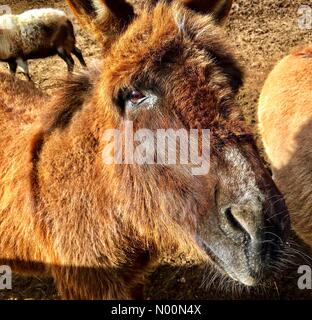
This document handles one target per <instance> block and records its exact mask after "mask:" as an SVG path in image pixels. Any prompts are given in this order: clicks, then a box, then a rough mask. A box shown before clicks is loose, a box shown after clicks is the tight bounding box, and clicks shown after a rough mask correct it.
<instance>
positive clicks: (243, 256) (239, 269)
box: [197, 239, 264, 287]
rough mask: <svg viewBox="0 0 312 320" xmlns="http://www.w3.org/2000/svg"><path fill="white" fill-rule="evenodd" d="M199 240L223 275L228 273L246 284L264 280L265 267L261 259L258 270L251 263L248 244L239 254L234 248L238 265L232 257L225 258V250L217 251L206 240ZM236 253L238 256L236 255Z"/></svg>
mask: <svg viewBox="0 0 312 320" xmlns="http://www.w3.org/2000/svg"><path fill="white" fill-rule="evenodd" d="M197 242H198V244H199V246H200V247H201V249H202V250H203V251H204V252H205V253H206V254H207V255H208V256H209V258H210V259H211V260H212V262H213V263H214V267H215V268H216V269H217V270H218V271H219V272H220V273H221V274H223V275H227V276H228V277H230V278H231V279H232V280H234V281H236V282H239V283H241V284H244V285H246V286H249V287H251V286H256V285H258V284H259V283H261V282H264V272H263V270H264V268H263V267H262V263H261V262H260V261H259V264H258V267H257V270H255V269H254V268H253V267H252V265H254V262H252V263H251V259H252V258H251V256H252V254H250V253H249V252H248V249H247V246H244V247H243V248H242V250H241V252H240V253H239V254H235V252H234V250H233V252H232V253H231V254H232V258H233V260H236V261H237V263H236V265H233V264H232V263H231V262H232V261H233V260H232V259H230V261H229V260H228V259H226V258H225V256H227V255H226V254H224V252H222V250H221V253H216V252H215V251H216V250H214V249H213V248H211V247H210V246H209V245H208V244H207V243H206V242H205V241H204V240H202V239H197ZM235 255H236V257H235Z"/></svg>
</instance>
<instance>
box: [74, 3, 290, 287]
mask: <svg viewBox="0 0 312 320" xmlns="http://www.w3.org/2000/svg"><path fill="white" fill-rule="evenodd" d="M68 2H69V4H70V6H71V8H72V9H73V11H74V13H75V14H76V16H77V17H78V18H79V20H80V21H82V22H83V23H85V24H86V25H88V26H90V28H91V30H93V31H95V32H96V34H97V35H98V38H99V39H101V41H103V42H102V43H101V44H103V45H104V41H105V39H107V37H108V38H109V37H111V39H113V40H112V41H111V42H110V45H109V49H107V51H106V52H105V54H104V53H103V66H102V67H101V68H100V74H99V77H98V79H97V85H96V94H95V96H96V101H95V102H94V104H96V106H97V108H98V110H101V111H100V112H101V117H102V118H103V119H105V122H106V123H109V125H106V127H107V128H118V129H120V130H121V131H123V132H125V130H126V129H125V126H126V125H125V123H126V122H127V121H132V124H133V128H134V130H139V129H143V128H144V129H149V130H151V131H152V132H155V131H156V130H158V129H163V130H164V129H174V130H178V129H179V130H181V129H184V130H186V131H187V132H188V133H190V132H191V131H192V130H194V129H198V130H202V129H209V130H210V170H209V171H207V172H204V173H203V174H201V175H194V174H193V173H192V171H191V170H190V165H189V163H182V162H181V161H180V163H177V164H175V165H170V164H164V163H162V164H148V163H147V162H146V161H145V162H144V163H141V165H135V164H132V165H124V166H116V167H115V169H114V175H115V176H118V177H119V178H118V179H115V180H114V181H115V182H114V186H113V187H112V188H115V189H116V188H117V189H119V190H123V192H119V194H120V193H122V195H120V196H116V197H115V199H114V202H115V203H118V205H116V207H118V209H117V208H116V210H121V209H120V208H122V210H123V211H125V212H128V213H129V212H132V214H131V215H129V214H128V216H131V217H129V218H128V219H129V223H131V224H132V225H134V226H136V227H135V228H137V230H138V231H137V232H138V233H140V232H141V233H142V234H144V233H145V234H148V235H149V237H151V238H152V237H154V239H156V238H157V239H158V240H159V239H166V240H168V238H170V237H169V234H170V235H171V238H172V239H174V238H179V237H180V234H186V235H187V239H188V240H189V241H190V239H192V241H193V242H194V245H195V247H196V248H197V250H198V251H199V252H200V253H201V254H202V255H203V256H204V257H205V259H206V260H207V261H208V260H209V261H210V262H211V261H213V263H214V264H215V265H216V266H217V267H218V268H219V269H221V271H223V272H225V273H226V274H228V275H229V276H230V277H232V278H233V279H235V280H238V281H240V282H242V283H244V284H246V285H254V284H255V283H257V282H258V281H259V280H261V279H262V278H263V274H264V272H266V271H268V270H270V268H269V267H270V265H271V264H273V263H274V262H275V261H276V260H277V259H278V258H277V256H278V253H279V252H280V251H281V248H282V245H283V241H284V239H285V235H286V231H287V230H288V228H289V219H288V214H287V210H286V207H285V204H284V200H283V198H282V196H281V194H280V193H279V191H278V190H277V188H276V186H275V185H274V182H273V181H272V179H271V177H270V175H269V173H268V172H267V170H266V169H265V167H264V165H263V163H262V161H261V158H260V156H259V154H258V151H257V148H256V146H255V143H254V140H253V138H252V135H251V134H250V131H249V129H248V128H247V126H246V125H245V124H244V122H243V121H242V115H241V112H240V110H239V108H238V107H237V106H236V105H235V102H234V97H235V94H236V92H237V90H238V89H239V87H240V86H241V85H242V77H243V76H242V72H241V69H240V67H239V65H238V63H237V62H236V61H235V59H234V57H233V54H232V52H231V50H230V49H229V48H228V46H227V44H226V41H225V39H224V38H225V37H224V34H223V32H222V30H221V28H220V27H219V25H220V24H221V23H222V22H223V21H224V20H225V18H226V17H227V15H228V13H229V10H230V7H231V4H232V1H230V0H228V1H226V0H223V1H221V0H220V1H217V0H211V1H206V0H202V1H201V0H183V1H182V0H181V1H172V3H171V1H167V3H163V2H162V3H160V4H157V5H155V6H146V8H145V9H144V10H142V11H141V12H140V13H138V14H136V13H135V12H136V10H135V8H133V7H132V6H131V5H130V4H129V2H126V1H123V0H118V1H116V0H114V1H108V0H107V1H104V0H97V1H79V0H69V1H68ZM151 2H152V1H151ZM168 2H170V3H168ZM199 136H200V137H202V138H203V141H204V139H206V137H205V136H204V134H203V131H202V134H200V135H199ZM182 140H183V139H182ZM182 140H181V139H180V143H179V144H178V143H177V144H176V145H175V147H174V149H176V148H178V146H181V145H182V144H183V143H182ZM153 144H154V142H153V143H152V145H153ZM153 147H154V145H153V146H151V144H149V148H147V149H146V152H147V153H148V152H150V150H152V149H153V150H154V148H153ZM189 147H192V146H190V145H189ZM203 147H204V145H202V146H198V145H197V146H196V149H198V150H199V152H200V153H201V154H202V155H203V154H204V150H203ZM174 151H176V150H174ZM166 157H167V156H166ZM166 157H165V158H166ZM149 159H151V158H149ZM153 159H154V158H153ZM125 198H126V199H125ZM142 230H143V231H142ZM184 239H185V238H184ZM155 241H156V240H155ZM186 241H187V240H186Z"/></svg>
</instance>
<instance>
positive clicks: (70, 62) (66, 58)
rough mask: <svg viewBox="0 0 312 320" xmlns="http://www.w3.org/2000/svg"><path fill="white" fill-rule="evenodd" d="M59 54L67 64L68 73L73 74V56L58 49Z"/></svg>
mask: <svg viewBox="0 0 312 320" xmlns="http://www.w3.org/2000/svg"><path fill="white" fill-rule="evenodd" d="M57 53H58V55H59V57H60V58H62V59H63V60H64V61H65V62H66V64H67V68H68V72H70V73H72V72H73V71H74V66H75V61H74V59H73V58H72V56H71V55H70V54H69V53H68V52H67V51H66V50H64V49H63V48H58V49H57Z"/></svg>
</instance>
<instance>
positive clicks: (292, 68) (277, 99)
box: [258, 46, 312, 246]
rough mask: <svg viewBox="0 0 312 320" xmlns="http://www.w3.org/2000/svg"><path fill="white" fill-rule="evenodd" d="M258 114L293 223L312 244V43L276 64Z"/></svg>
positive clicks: (278, 182)
mask: <svg viewBox="0 0 312 320" xmlns="http://www.w3.org/2000/svg"><path fill="white" fill-rule="evenodd" d="M258 117H259V128H260V132H261V135H262V139H263V143H264V147H265V151H266V153H267V155H268V157H269V160H270V161H271V164H272V170H273V173H274V180H275V181H276V183H277V184H278V186H279V188H280V189H281V191H282V192H283V193H284V195H285V197H286V201H287V205H288V208H289V209H290V213H291V221H292V226H293V228H294V229H295V231H296V232H297V234H298V235H299V236H300V237H301V238H302V239H303V240H304V241H306V242H307V243H308V244H309V245H310V246H312V189H311V182H312V46H310V47H306V48H301V49H298V50H296V51H294V52H293V53H291V54H290V55H289V56H287V57H285V58H284V59H283V60H282V61H280V62H279V63H278V64H277V65H276V67H275V68H274V70H273V71H272V72H271V74H270V75H269V77H268V78H267V80H266V82H265V84H264V87H263V89H262V92H261V96H260V100H259V109H258Z"/></svg>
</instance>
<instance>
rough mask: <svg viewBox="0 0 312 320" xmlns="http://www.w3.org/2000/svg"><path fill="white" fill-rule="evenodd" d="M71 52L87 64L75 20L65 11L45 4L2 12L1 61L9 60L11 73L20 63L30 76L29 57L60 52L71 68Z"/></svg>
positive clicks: (72, 65)
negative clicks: (78, 44) (71, 19)
mask: <svg viewBox="0 0 312 320" xmlns="http://www.w3.org/2000/svg"><path fill="white" fill-rule="evenodd" d="M71 53H73V54H74V55H75V56H76V57H77V58H78V59H79V61H80V63H81V64H82V65H83V66H84V67H85V66H86V63H85V61H84V59H83V56H82V53H81V51H80V50H79V49H78V48H77V47H76V39H75V34H74V27H73V24H72V22H71V21H70V20H69V18H68V17H67V16H66V14H65V13H64V12H63V11H61V10H57V9H51V8H44V9H33V10H28V11H25V12H24V13H22V14H20V15H13V14H5V15H2V16H0V61H3V62H7V63H8V64H9V67H10V71H11V73H13V74H15V73H16V70H17V67H19V68H20V69H21V70H22V72H23V73H24V74H25V76H26V77H27V78H28V80H31V78H30V75H29V70H28V63H27V60H29V59H40V58H46V57H50V56H54V55H59V56H60V57H61V58H62V59H63V60H64V61H65V62H66V63H67V66H68V71H69V72H72V71H73V69H74V64H75V62H74V60H73V58H72V56H71Z"/></svg>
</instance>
